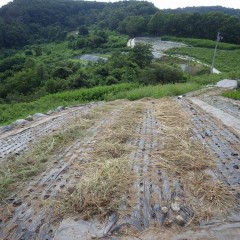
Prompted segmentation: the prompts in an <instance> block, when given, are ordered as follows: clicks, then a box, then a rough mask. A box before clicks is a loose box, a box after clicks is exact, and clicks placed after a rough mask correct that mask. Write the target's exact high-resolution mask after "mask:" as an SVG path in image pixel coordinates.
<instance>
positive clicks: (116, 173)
mask: <svg viewBox="0 0 240 240" xmlns="http://www.w3.org/2000/svg"><path fill="white" fill-rule="evenodd" d="M130 182H132V175H131V173H130V171H129V160H128V159H114V161H112V159H101V160H99V161H95V162H92V163H90V164H88V165H87V166H85V173H84V174H83V177H82V178H81V180H80V181H79V182H78V184H77V185H76V187H75V189H74V191H73V193H71V194H70V195H69V194H66V196H65V197H64V199H65V201H64V206H63V208H62V210H64V212H65V213H68V214H69V213H80V214H81V215H82V217H83V218H84V219H89V218H91V217H93V216H94V215H97V216H98V217H100V218H104V217H105V216H106V215H107V214H109V213H110V212H112V211H115V210H116V209H117V208H118V207H119V206H120V205H122V204H123V198H122V196H123V194H124V193H125V192H126V189H127V187H128V184H129V183H130Z"/></svg>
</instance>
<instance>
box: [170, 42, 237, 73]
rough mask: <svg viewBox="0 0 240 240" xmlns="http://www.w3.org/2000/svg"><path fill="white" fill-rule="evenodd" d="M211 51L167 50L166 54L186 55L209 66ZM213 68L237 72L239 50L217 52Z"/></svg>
mask: <svg viewBox="0 0 240 240" xmlns="http://www.w3.org/2000/svg"><path fill="white" fill-rule="evenodd" d="M213 51H214V50H213V49H210V48H200V47H186V48H174V49H170V50H167V51H166V53H168V54H180V55H187V56H191V57H194V58H197V59H199V60H200V61H202V62H203V63H207V64H211V62H212V58H213ZM215 68H217V69H218V70H220V71H221V72H231V71H239V69H240V50H218V51H217V56H216V64H215Z"/></svg>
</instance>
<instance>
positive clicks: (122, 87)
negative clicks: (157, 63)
mask: <svg viewBox="0 0 240 240" xmlns="http://www.w3.org/2000/svg"><path fill="white" fill-rule="evenodd" d="M199 88H200V84H199V83H179V84H168V85H157V86H139V85H137V84H130V83H124V84H118V85H112V86H102V87H95V88H90V89H80V90H74V91H66V92H63V93H56V94H50V95H47V96H45V97H42V98H40V99H38V100H36V101H33V102H30V103H17V104H1V105H0V125H5V124H9V123H11V122H13V121H14V120H16V119H19V118H25V117H27V116H28V115H30V114H34V113H36V112H42V113H46V112H47V111H48V110H50V109H54V108H56V107H58V106H70V105H75V104H80V103H87V102H91V101H102V100H107V101H111V100H116V99H121V98H125V99H129V100H137V99H140V98H143V97H153V98H161V97H164V96H176V95H179V94H184V93H186V92H189V91H194V90H197V89H199Z"/></svg>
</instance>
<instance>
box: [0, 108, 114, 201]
mask: <svg viewBox="0 0 240 240" xmlns="http://www.w3.org/2000/svg"><path fill="white" fill-rule="evenodd" d="M111 108H112V106H101V107H98V108H96V109H94V110H92V112H90V113H87V114H85V115H83V116H81V117H80V118H79V117H78V118H75V119H73V120H72V121H71V122H68V123H67V124H66V125H65V126H64V127H62V129H63V130H58V131H56V132H55V133H53V134H50V135H48V136H46V137H42V138H41V139H40V140H39V141H37V142H35V143H33V144H32V145H31V146H29V150H28V151H26V152H25V153H23V154H22V155H19V156H12V157H11V158H10V159H8V160H7V161H6V162H4V163H2V164H1V170H0V199H2V200H3V199H4V198H6V197H7V196H9V195H10V194H11V191H15V190H16V189H20V187H21V186H22V185H23V184H24V182H25V181H26V180H28V179H30V178H32V177H34V176H36V175H38V174H40V173H41V172H43V171H44V170H45V169H46V168H47V167H48V166H49V165H51V164H52V162H53V161H54V159H55V156H56V155H58V154H61V152H63V151H64V150H65V149H66V148H67V147H68V146H70V144H71V143H73V142H75V141H76V140H77V139H79V138H81V137H83V136H85V135H86V133H87V129H89V128H90V127H91V126H93V125H94V123H95V122H96V121H97V120H98V119H99V118H100V117H101V116H102V115H103V114H106V112H107V111H109V110H110V109H111Z"/></svg>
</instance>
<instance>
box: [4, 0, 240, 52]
mask: <svg viewBox="0 0 240 240" xmlns="http://www.w3.org/2000/svg"><path fill="white" fill-rule="evenodd" d="M221 10H222V9H221ZM226 12H227V11H226ZM228 13H230V14H231V12H229V11H228ZM93 26H94V27H97V28H99V29H108V30H114V31H117V32H119V33H122V34H127V35H129V36H131V37H135V36H141V35H144V36H147V35H148V36H161V35H172V36H177V37H195V38H206V39H211V40H215V38H216V34H217V32H218V31H220V32H221V33H222V36H224V40H223V41H225V42H228V43H235V44H240V20H239V18H237V17H236V16H233V15H228V14H226V13H223V12H222V11H219V10H218V8H213V11H211V12H204V11H202V12H201V11H200V13H199V12H197V13H196V12H195V13H185V12H180V13H179V12H169V13H168V12H166V11H161V10H159V9H157V8H156V7H155V6H154V5H153V4H152V3H149V2H142V1H124V2H115V3H103V2H89V1H86V2H85V1H73V0H14V1H13V2H10V3H9V4H7V5H5V6H3V7H2V8H0V48H15V47H22V46H25V45H28V44H34V43H43V42H52V41H62V40H64V39H65V38H66V37H67V34H68V32H70V31H74V30H78V29H79V28H80V27H81V28H82V29H84V28H89V27H93Z"/></svg>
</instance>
